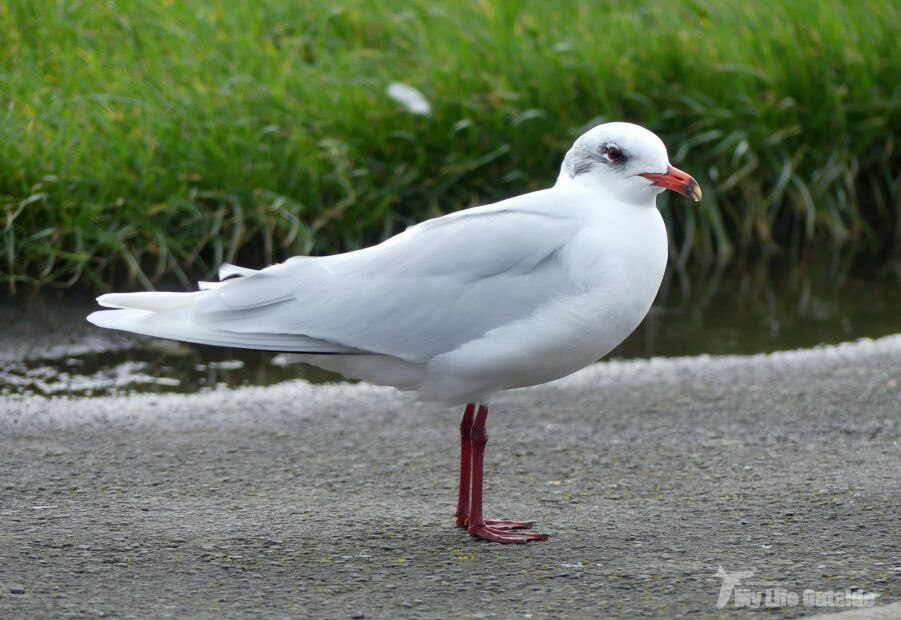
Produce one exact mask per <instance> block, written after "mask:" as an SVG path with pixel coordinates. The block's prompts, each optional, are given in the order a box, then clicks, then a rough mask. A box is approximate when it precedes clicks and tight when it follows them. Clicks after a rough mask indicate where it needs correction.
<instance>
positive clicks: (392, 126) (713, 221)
mask: <svg viewBox="0 0 901 620" xmlns="http://www.w3.org/2000/svg"><path fill="white" fill-rule="evenodd" d="M389 4H390V7H389ZM336 6H337V5H336V3H333V2H331V1H326V0H306V1H305V2H284V1H282V0H230V1H228V2H226V1H224V0H222V1H218V2H217V1H212V0H209V1H206V2H199V1H184V2H173V1H168V2H167V1H161V0H111V1H109V2H103V3H100V2H91V1H87V0H85V1H82V2H77V1H69V2H66V1H63V0H59V1H58V2H54V3H50V2H45V3H41V2H32V1H30V0H11V1H10V2H6V3H3V4H0V32H2V33H3V35H2V36H3V41H4V43H3V45H2V46H0V103H2V107H0V218H2V219H0V233H2V239H3V241H2V253H0V281H2V282H6V283H7V284H8V285H9V287H10V288H11V289H12V290H14V289H15V286H16V284H17V283H19V284H21V283H32V284H35V285H52V286H72V285H79V286H81V287H88V288H96V289H107V288H109V286H110V284H111V283H113V282H119V283H121V282H122V281H123V280H128V281H131V282H132V283H134V284H137V285H138V286H142V287H146V288H150V287H152V286H153V284H154V283H155V282H158V281H159V280H160V279H168V278H171V277H175V278H177V279H178V280H179V281H180V282H181V284H182V285H183V286H186V287H187V286H190V285H191V284H190V280H191V279H192V278H194V277H196V276H203V275H206V274H207V273H208V272H210V271H211V270H212V269H213V268H214V267H215V266H217V265H218V264H219V263H220V262H222V261H236V260H239V261H243V262H245V263H250V264H262V263H268V262H272V261H275V260H279V259H282V258H284V257H286V256H288V255H291V254H294V253H300V252H314V253H324V252H332V251H340V250H348V249H353V248H357V247H360V246H362V245H366V244H369V243H372V242H375V241H378V240H380V239H382V238H384V237H387V236H389V235H390V234H392V233H394V232H396V231H398V230H400V229H402V228H403V227H404V226H406V225H408V224H410V223H412V222H415V221H419V220H422V219H424V218H428V217H431V216H434V215H436V214H438V213H440V212H445V211H449V210H453V209H457V208H461V207H465V206H471V205H473V204H477V203H484V202H486V201H491V200H495V199H498V198H501V197H505V196H510V195H514V194H516V193H520V192H523V191H526V190H530V189H535V188H538V187H542V186H546V185H548V184H550V183H552V182H553V179H554V178H555V177H556V173H557V170H558V167H559V163H560V160H561V158H562V155H563V153H564V152H565V150H566V148H567V146H568V143H569V142H570V141H571V140H572V139H573V137H574V136H575V135H577V134H578V133H579V131H580V130H581V129H583V128H585V126H586V125H587V124H589V123H591V122H596V121H598V120H601V119H627V120H632V121H635V122H639V123H641V124H644V125H646V126H649V127H651V128H652V129H654V130H656V131H657V132H658V133H660V135H661V136H662V137H663V138H664V140H665V141H666V142H667V143H668V145H669V148H670V155H671V159H672V160H673V162H674V163H675V164H676V165H678V166H680V167H682V168H684V169H686V170H688V171H689V172H691V173H692V174H694V175H695V176H696V178H698V180H699V181H700V182H701V185H702V187H703V188H704V196H705V201H704V202H703V203H702V205H701V206H700V208H697V209H695V208H690V207H689V206H688V205H687V204H686V203H683V201H677V200H673V201H672V203H669V202H668V201H667V202H664V203H662V209H663V212H664V215H665V217H666V218H667V220H668V224H669V227H670V230H671V233H672V234H671V237H672V239H673V247H672V254H673V255H674V257H675V258H676V260H679V261H683V262H684V261H687V260H689V258H691V257H717V258H719V259H727V258H728V257H730V256H732V255H734V254H736V253H740V254H753V253H759V252H771V251H774V250H782V251H789V252H794V253H797V252H802V251H803V250H804V249H805V248H808V247H811V246H814V245H817V246H819V245H823V244H830V245H842V244H851V245H855V246H857V247H878V248H881V249H885V248H889V247H893V246H895V245H896V244H897V242H898V241H899V239H901V217H899V210H901V207H899V204H898V203H899V170H901V165H899V164H901V158H899V154H898V144H897V142H898V136H899V129H901V118H899V110H901V86H899V85H901V56H899V54H898V44H897V38H898V30H899V29H898V26H899V12H901V9H899V5H898V3H897V2H894V1H892V0H885V1H876V0H874V1H861V2H853V3H849V2H844V1H838V0H816V1H815V0H797V1H795V2H784V3H782V2H757V3H749V2H745V1H744V0H726V1H724V2H720V3H702V2H694V1H691V0H679V1H674V2H670V3H665V4H659V3H655V2H642V1H632V2H626V3H622V2H611V3H598V2H578V3H577V2H565V1H564V2H554V3H552V2H544V1H539V0H536V1H533V2H529V1H512V0H511V1H498V2H488V1H487V0H486V1H481V2H456V3H438V2H432V1H429V0H407V1H405V2H395V3H377V2H374V1H372V0H357V1H350V2H343V3H340V6H341V8H336ZM394 81H400V82H404V83H408V84H411V85H413V86H415V87H417V88H418V89H420V90H421V91H422V92H423V93H424V94H425V95H426V97H427V98H428V100H429V101H430V103H431V106H432V114H431V115H430V116H418V115H413V114H409V113H406V112H404V111H403V109H402V108H401V107H400V106H399V104H398V103H397V102H395V101H393V100H392V99H390V98H388V97H387V96H386V95H385V89H386V87H387V85H388V84H389V83H391V82H394Z"/></svg>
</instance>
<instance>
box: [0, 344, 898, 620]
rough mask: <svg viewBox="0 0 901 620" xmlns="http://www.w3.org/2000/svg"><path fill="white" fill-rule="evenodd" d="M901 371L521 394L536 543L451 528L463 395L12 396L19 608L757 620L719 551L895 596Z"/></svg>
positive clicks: (889, 354)
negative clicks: (726, 590)
mask: <svg viewBox="0 0 901 620" xmlns="http://www.w3.org/2000/svg"><path fill="white" fill-rule="evenodd" d="M899 386H901V337H897V336H896V337H891V338H888V339H884V340H880V341H877V342H875V343H874V342H864V343H860V344H856V345H848V346H843V347H839V348H837V349H836V348H828V349H820V350H816V351H799V352H795V353H787V354H776V355H769V356H755V357H713V358H683V359H674V360H654V361H650V362H647V361H619V362H611V363H607V364H596V365H594V366H592V367H590V368H588V369H586V370H585V371H582V372H581V373H579V374H577V375H574V376H573V377H571V378H569V379H565V380H563V381H561V382H558V383H555V384H550V385H547V386H542V387H538V388H532V389H528V390H522V391H516V392H511V393H508V394H506V395H505V396H503V397H502V398H501V399H500V402H498V403H497V405H496V407H495V408H494V410H493V412H492V414H491V418H490V423H489V426H490V429H491V439H490V442H489V445H488V456H487V477H488V486H487V490H486V492H487V510H488V512H489V513H490V514H491V515H494V516H509V517H520V518H529V519H534V520H536V521H537V523H538V528H539V529H540V530H542V531H544V532H547V533H549V534H550V540H549V541H548V542H545V543H532V544H529V545H528V546H518V547H503V546H498V545H492V544H489V543H482V542H480V541H476V540H474V539H471V538H469V537H468V536H467V535H466V534H465V533H464V532H462V531H460V530H456V529H455V528H454V527H453V523H452V517H453V510H454V494H455V489H454V485H455V481H456V475H457V474H456V471H455V465H456V461H457V454H456V423H457V419H458V415H459V412H457V411H451V410H444V409H436V408H434V407H430V406H427V405H418V404H415V403H413V402H412V401H410V400H409V399H408V398H407V397H405V396H402V395H399V394H398V393H397V392H395V391H393V390H391V389H383V388H374V387H371V386H367V385H362V384H360V385H346V384H335V385H319V386H317V385H311V384H309V383H305V382H289V383H282V384H279V385H275V386H271V387H266V388H258V387H251V388H243V389H238V390H217V391H211V392H206V393H197V394H191V395H181V394H133V395H130V396H109V397H100V398H93V399H86V398H80V399H60V398H45V397H38V396H35V397H31V398H26V399H19V400H13V399H7V400H5V401H4V402H3V403H2V405H0V524H2V525H0V586H2V588H0V617H4V618H35V617H48V616H51V615H53V616H81V615H91V616H94V615H106V616H108V617H166V616H171V617H185V616H191V617H223V616H225V617H259V616H261V615H263V616H274V617H303V618H307V617H321V618H354V617H355V618H446V617H451V616H453V617H471V618H485V617H497V618H510V617H523V618H527V617H533V618H567V617H569V618H588V617H598V616H607V617H629V618H637V617H660V618H675V617H685V616H687V615H691V616H692V617H698V618H715V617H735V616H749V617H750V616H752V615H753V616H754V617H760V615H759V614H760V612H759V611H751V610H749V609H748V608H745V607H739V608H735V600H736V599H735V598H734V595H732V596H731V597H730V598H729V600H728V601H727V603H726V604H727V607H726V608H725V609H718V608H717V607H716V604H717V600H718V597H719V595H720V588H721V584H722V582H723V580H722V579H721V578H719V577H717V576H716V575H717V573H718V570H719V568H720V567H722V568H723V570H724V571H726V572H729V573H735V572H739V571H745V572H747V571H750V572H753V575H749V576H745V578H744V581H743V582H742V583H744V584H745V585H747V584H761V585H753V586H750V587H753V588H757V590H754V591H760V592H763V591H764V590H765V589H766V588H770V589H774V590H775V589H779V588H781V589H782V590H784V591H785V592H787V593H794V594H795V595H796V596H798V597H800V596H802V593H803V592H804V591H805V590H813V591H819V592H836V591H838V592H845V590H848V591H849V592H857V593H858V594H859V595H860V596H864V595H878V598H876V602H877V603H878V604H879V605H885V604H888V603H891V602H894V601H898V600H899V599H901V563H899V559H901V536H899V532H901V525H899V520H898V515H899V514H901V477H899V471H901V448H899V433H901V416H899V412H901V387H899ZM785 600H786V601H788V600H791V599H788V598H786V599H785ZM833 600H834V599H833ZM777 602H778V601H777ZM828 610H829V609H823V608H815V607H805V606H803V605H801V604H798V605H797V606H786V605H785V604H783V606H782V607H780V608H777V609H769V610H767V611H766V612H765V615H766V617H768V618H787V617H797V616H801V615H807V614H813V613H818V612H822V611H828Z"/></svg>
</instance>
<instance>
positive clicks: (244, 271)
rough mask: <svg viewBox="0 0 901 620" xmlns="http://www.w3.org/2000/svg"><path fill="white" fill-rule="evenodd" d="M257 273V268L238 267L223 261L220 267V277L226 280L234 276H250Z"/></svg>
mask: <svg viewBox="0 0 901 620" xmlns="http://www.w3.org/2000/svg"><path fill="white" fill-rule="evenodd" d="M255 273H257V270H256V269H248V268H247V267H238V266H237V265H232V264H229V263H222V266H221V267H219V279H220V280H225V279H226V278H230V277H232V276H250V275H253V274H255Z"/></svg>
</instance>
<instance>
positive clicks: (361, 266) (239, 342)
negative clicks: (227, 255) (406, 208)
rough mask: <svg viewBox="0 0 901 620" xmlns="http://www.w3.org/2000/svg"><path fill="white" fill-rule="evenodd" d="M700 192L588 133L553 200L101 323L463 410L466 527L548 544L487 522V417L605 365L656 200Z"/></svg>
mask: <svg viewBox="0 0 901 620" xmlns="http://www.w3.org/2000/svg"><path fill="white" fill-rule="evenodd" d="M664 190H672V191H675V192H677V193H679V194H682V195H684V196H688V197H690V198H692V199H693V200H694V201H700V200H701V190H700V187H699V186H698V183H697V181H695V180H694V178H692V177H691V176H689V175H688V174H686V173H685V172H682V171H681V170H679V169H677V168H675V167H673V166H672V165H671V164H670V162H669V158H668V156H667V152H666V147H665V146H664V144H663V142H662V141H661V140H660V138H658V137H657V136H656V135H655V134H654V133H652V132H651V131H649V130H647V129H645V128H643V127H640V126H638V125H633V124H630V123H624V122H611V123H605V124H601V125H598V126H596V127H594V128H592V129H590V130H588V131H587V132H585V133H584V134H582V135H581V136H580V137H579V138H578V139H577V140H576V141H575V142H574V143H573V145H572V147H571V148H570V149H569V151H568V152H567V153H566V156H565V157H564V159H563V164H562V166H561V169H560V174H559V176H558V178H557V181H556V183H555V184H554V186H553V187H551V188H549V189H543V190H539V191H535V192H531V193H528V194H523V195H520V196H516V197H514V198H510V199H507V200H502V201H500V202H497V203H494V204H489V205H484V206H480V207H474V208H470V209H464V210H461V211H457V212H454V213H450V214H448V215H444V216H441V217H437V218H434V219H431V220H427V221H425V222H422V223H420V224H417V225H415V226H411V227H410V228H407V229H406V230H405V231H404V232H402V233H400V234H398V235H396V236H394V237H391V238H389V239H388V240H386V241H384V242H382V243H380V244H378V245H375V246H371V247H368V248H364V249H361V250H357V251H353V252H347V253H344V254H335V255H331V256H319V257H313V256H296V257H293V258H290V259H288V260H287V261H285V262H284V263H280V264H276V265H272V266H270V267H266V268H265V269H260V270H254V269H248V268H243V267H237V266H234V265H227V264H226V265H223V266H222V268H221V269H220V270H219V280H220V281H219V282H201V283H199V290H197V291H193V292H138V293H110V294H106V295H102V296H100V297H99V298H98V299H97V301H98V303H99V304H100V305H101V306H104V307H106V308H112V310H102V311H98V312H94V313H93V314H91V315H89V316H88V317H87V318H88V321H90V322H91V323H93V324H94V325H98V326H100V327H106V328H110V329H118V330H124V331H128V332H134V333H138V334H144V335H148V336H154V337H159V338H168V339H172V340H180V341H184V342H192V343H201V344H206V345H218V346H225V347H240V348H247V349H257V350H265V351H278V352H283V353H290V354H292V357H296V359H297V360H298V361H304V362H307V363H310V364H314V365H316V366H319V367H321V368H325V369H327V370H331V371H335V372H338V373H340V374H342V375H344V376H346V377H350V378H354V379H360V380H363V381H368V382H371V383H374V384H379V385H388V386H393V387H395V388H398V389H400V390H411V391H414V392H416V393H417V396H418V398H419V399H420V400H423V401H432V402H437V403H440V404H443V405H447V406H463V407H464V411H463V417H462V421H461V423H460V489H459V493H458V497H457V510H456V526H457V527H460V528H464V529H466V530H467V531H468V533H469V534H470V535H471V536H473V537H474V538H478V539H483V540H487V541H492V542H496V543H526V542H531V541H539V540H547V536H546V535H544V534H538V533H535V532H532V531H526V530H530V529H531V528H532V525H533V524H532V523H530V522H527V521H516V520H510V519H486V518H485V517H484V516H483V514H482V500H483V496H482V490H483V489H482V487H483V463H484V455H485V446H486V443H487V441H488V434H487V431H486V423H487V417H488V409H489V407H490V406H491V404H492V402H493V400H494V399H495V397H496V396H497V395H498V394H499V393H500V392H502V391H504V390H509V389H515V388H522V387H527V386H532V385H538V384H541V383H546V382H548V381H553V380H555V379H559V378H561V377H565V376H566V375H569V374H571V373H573V372H576V371H577V370H579V369H581V368H583V367H585V366H587V365H589V364H591V363H593V362H595V361H597V360H598V359H600V358H601V357H603V356H604V355H606V354H607V353H609V352H610V351H611V350H612V349H613V348H614V347H616V346H617V345H618V344H619V343H620V342H622V341H623V340H624V339H625V338H626V337H627V336H628V335H629V334H630V333H632V331H633V330H634V329H635V328H636V327H638V325H639V323H641V321H642V320H643V319H644V317H645V315H646V314H647V312H648V310H649V309H650V307H651V304H652V303H653V301H654V298H655V296H656V295H657V290H658V289H659V287H660V283H661V281H662V279H663V272H664V269H665V267H666V261H667V249H668V247H667V238H666V228H665V226H664V223H663V218H662V217H661V215H660V213H659V211H658V210H657V208H656V197H657V195H658V194H659V193H661V192H663V191H664Z"/></svg>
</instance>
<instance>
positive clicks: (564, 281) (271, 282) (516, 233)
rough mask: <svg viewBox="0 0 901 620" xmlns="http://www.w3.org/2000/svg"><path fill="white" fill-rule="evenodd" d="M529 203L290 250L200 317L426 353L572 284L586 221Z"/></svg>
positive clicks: (208, 295) (226, 289) (219, 294)
mask: <svg viewBox="0 0 901 620" xmlns="http://www.w3.org/2000/svg"><path fill="white" fill-rule="evenodd" d="M529 196H534V195H529ZM521 198H526V197H521ZM517 201H518V202H517ZM504 205H507V206H504ZM517 206H518V207H519V208H517ZM528 206H529V201H522V200H521V199H514V201H507V202H506V203H499V205H495V206H493V207H489V208H485V207H482V208H478V209H470V210H468V211H463V212H460V213H456V214H452V215H450V216H445V217H442V218H438V219H435V220H430V221H428V222H425V223H424V224H420V225H418V226H415V227H413V228H411V229H408V230H407V231H406V232H404V233H402V234H400V235H398V236H396V237H393V238H392V239H389V240H388V241H386V242H384V243H382V244H380V245H377V246H373V247H371V248H367V249H365V250H360V251H357V252H351V253H348V254H340V255H336V256H329V257H322V258H313V257H298V258H295V259H291V260H289V261H288V262H286V263H283V264H281V265H275V266H273V267H270V268H268V269H264V270H262V271H260V272H256V273H254V274H252V275H248V276H245V277H241V278H238V279H235V280H229V281H226V283H225V284H223V285H221V286H219V287H218V288H216V289H213V290H210V291H206V292H205V293H204V294H203V296H202V297H201V298H199V299H198V300H197V302H196V303H195V304H194V310H193V312H194V319H195V320H196V321H203V322H204V323H209V322H213V323H216V324H217V325H215V328H216V329H223V330H228V331H231V332H239V333H245V334H247V335H248V336H249V335H251V334H253V333H261V334H275V333H283V334H293V335H303V336H307V337H310V338H315V339H319V340H323V341H327V342H330V343H335V344H337V345H341V346H344V347H348V348H350V349H355V350H363V351H370V352H375V353H380V354H386V355H392V356H395V357H398V358H401V359H404V360H407V361H410V362H420V363H422V362H427V361H428V360H429V359H431V358H432V357H434V356H436V355H439V354H441V353H445V352H447V351H451V350H453V349H456V348H457V347H459V346H460V345H462V344H464V343H465V342H468V341H470V340H472V339H474V338H478V337H479V336H481V335H483V334H485V333H486V332H488V331H490V330H491V329H493V328H495V327H498V326H501V325H505V324H507V323H510V322H512V321H515V320H518V319H522V318H525V317H527V316H528V315H529V314H531V313H532V312H533V311H534V310H535V309H536V308H538V307H539V306H541V305H542V304H544V303H546V302H548V301H549V300H551V299H553V298H555V297H556V296H559V295H563V294H567V293H570V292H572V289H573V288H574V287H575V284H574V283H573V281H572V278H571V277H570V275H569V273H568V271H567V269H566V266H565V264H564V262H563V259H562V257H561V250H562V249H563V248H564V247H565V246H566V245H567V244H568V243H569V241H570V240H572V239H573V237H574V236H575V235H576V234H577V233H578V232H579V230H580V229H581V228H582V225H581V223H580V222H579V221H577V220H574V219H571V218H565V217H555V216H553V215H548V214H546V213H540V212H537V211H535V210H534V209H529V208H528ZM212 326H213V325H211V327H212Z"/></svg>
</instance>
